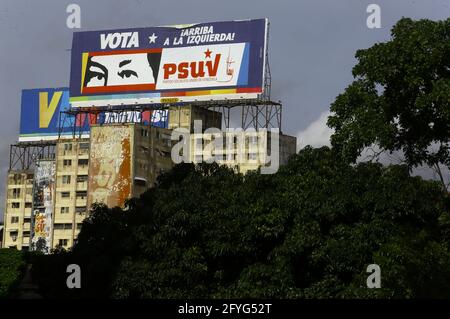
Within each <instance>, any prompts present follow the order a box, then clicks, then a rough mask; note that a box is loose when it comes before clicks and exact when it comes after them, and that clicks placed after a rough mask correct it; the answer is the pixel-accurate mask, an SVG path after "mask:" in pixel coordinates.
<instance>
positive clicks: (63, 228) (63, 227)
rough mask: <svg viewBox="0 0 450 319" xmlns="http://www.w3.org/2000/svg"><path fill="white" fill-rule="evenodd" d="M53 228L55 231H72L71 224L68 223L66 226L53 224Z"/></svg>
mask: <svg viewBox="0 0 450 319" xmlns="http://www.w3.org/2000/svg"><path fill="white" fill-rule="evenodd" d="M53 228H54V229H57V230H70V229H72V224H70V223H67V224H54V225H53Z"/></svg>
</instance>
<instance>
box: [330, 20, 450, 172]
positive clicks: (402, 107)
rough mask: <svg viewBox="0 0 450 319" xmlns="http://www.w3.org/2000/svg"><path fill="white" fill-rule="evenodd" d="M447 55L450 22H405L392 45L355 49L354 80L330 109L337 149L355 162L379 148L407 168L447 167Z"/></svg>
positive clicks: (449, 111) (449, 90) (395, 31)
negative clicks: (395, 154) (400, 155)
mask: <svg viewBox="0 0 450 319" xmlns="http://www.w3.org/2000/svg"><path fill="white" fill-rule="evenodd" d="M449 56H450V19H447V20H445V21H437V22H434V21H430V20H420V21H413V20H411V19H407V18H403V19H401V20H400V21H399V22H398V23H397V24H396V25H395V26H394V27H393V29H392V39H391V41H388V42H386V43H378V44H376V45H374V46H372V47H371V48H369V49H365V50H359V51H357V53H356V58H357V60H358V63H357V65H356V66H355V67H354V69H353V75H354V77H355V81H354V82H353V83H352V84H351V85H350V86H349V87H348V88H347V89H346V90H345V92H344V93H342V94H341V95H339V96H338V97H337V98H336V101H335V102H334V103H333V104H332V106H331V111H332V112H333V113H334V114H333V115H332V116H330V118H329V120H328V125H329V126H330V127H332V128H334V129H335V134H334V135H333V136H332V138H331V141H332V145H333V147H334V148H335V150H337V151H338V152H340V154H341V155H342V156H343V157H344V158H345V159H346V160H349V161H355V160H356V158H357V157H358V156H359V155H360V153H361V151H362V150H363V148H364V147H368V146H370V145H372V144H377V145H378V146H380V147H381V148H382V149H383V150H388V151H396V150H402V151H403V152H404V154H405V158H406V160H407V163H408V165H410V166H416V165H419V164H428V165H430V166H433V165H436V164H438V163H443V164H444V165H446V166H447V167H450V144H449V141H450V59H449ZM432 146H433V147H434V150H432V149H431V148H430V147H432Z"/></svg>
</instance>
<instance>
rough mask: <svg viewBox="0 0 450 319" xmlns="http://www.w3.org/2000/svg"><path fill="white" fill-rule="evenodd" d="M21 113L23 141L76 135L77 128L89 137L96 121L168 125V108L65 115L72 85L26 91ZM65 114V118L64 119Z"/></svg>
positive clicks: (23, 91) (20, 137) (21, 137)
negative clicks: (69, 86) (63, 112)
mask: <svg viewBox="0 0 450 319" xmlns="http://www.w3.org/2000/svg"><path fill="white" fill-rule="evenodd" d="M21 104H22V105H21V112H20V132H19V141H20V142H33V141H42V140H56V139H58V136H59V131H60V129H59V127H60V126H61V136H62V137H64V136H68V137H72V136H73V132H74V128H75V132H76V134H77V136H78V135H79V134H81V136H82V137H89V131H90V126H91V125H93V124H105V123H118V122H128V123H129V122H135V123H143V124H146V125H152V126H156V127H162V128H167V126H168V111H167V110H153V111H150V110H149V111H142V112H138V111H136V112H134V111H126V112H123V113H121V114H120V115H118V114H117V113H113V112H101V113H98V112H96V113H95V114H89V113H80V114H79V115H78V116H77V117H75V116H69V115H64V114H63V115H61V114H60V112H61V111H67V110H70V108H71V105H70V103H69V89H68V88H45V89H29V90H22V102H21ZM60 117H61V119H60Z"/></svg>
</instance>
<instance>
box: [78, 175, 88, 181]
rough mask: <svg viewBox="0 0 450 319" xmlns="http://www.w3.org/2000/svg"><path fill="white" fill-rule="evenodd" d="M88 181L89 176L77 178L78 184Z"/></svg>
mask: <svg viewBox="0 0 450 319" xmlns="http://www.w3.org/2000/svg"><path fill="white" fill-rule="evenodd" d="M87 180H88V176H87V175H78V176H77V182H78V183H83V182H87Z"/></svg>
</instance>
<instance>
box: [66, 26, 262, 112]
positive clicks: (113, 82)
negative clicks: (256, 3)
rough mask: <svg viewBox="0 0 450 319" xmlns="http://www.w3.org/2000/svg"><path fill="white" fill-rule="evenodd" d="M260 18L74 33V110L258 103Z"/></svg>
mask: <svg viewBox="0 0 450 319" xmlns="http://www.w3.org/2000/svg"><path fill="white" fill-rule="evenodd" d="M267 26H268V20H267V19H256V20H240V21H225V22H210V23H199V24H189V25H179V26H169V27H149V28H136V29H121V30H109V31H87V32H75V33H74V34H73V42H72V57H71V73H70V102H71V103H72V106H74V107H93V106H105V105H110V106H112V105H135V104H166V103H178V102H194V101H211V100H226V99H233V100H235V99H257V98H260V97H261V95H262V94H263V90H264V74H265V59H266V50H267V48H266V45H267V41H266V38H267Z"/></svg>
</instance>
